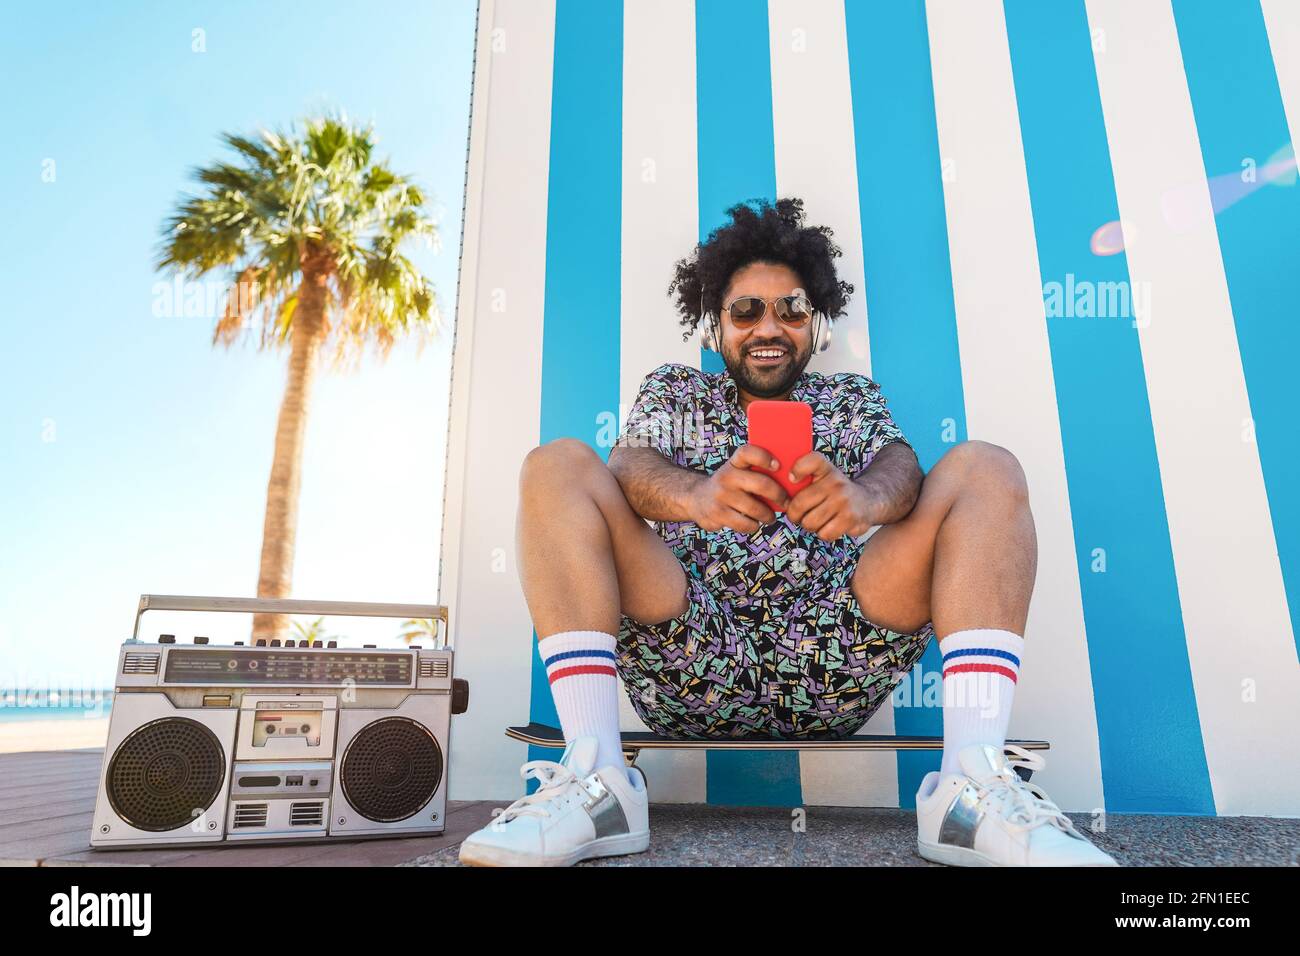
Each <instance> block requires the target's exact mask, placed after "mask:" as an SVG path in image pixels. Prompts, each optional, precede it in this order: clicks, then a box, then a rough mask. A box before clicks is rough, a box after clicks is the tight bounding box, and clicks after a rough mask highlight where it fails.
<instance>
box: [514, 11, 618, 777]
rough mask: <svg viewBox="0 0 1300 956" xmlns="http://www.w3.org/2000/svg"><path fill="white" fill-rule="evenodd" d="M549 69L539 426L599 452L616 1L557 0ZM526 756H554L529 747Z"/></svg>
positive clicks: (614, 281) (608, 353)
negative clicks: (547, 179) (598, 432)
mask: <svg viewBox="0 0 1300 956" xmlns="http://www.w3.org/2000/svg"><path fill="white" fill-rule="evenodd" d="M553 69H554V76H553V84H554V85H553V87H552V92H551V150H550V171H549V181H548V184H547V188H548V192H547V206H546V291H545V295H544V297H543V303H542V308H543V329H542V388H541V398H540V401H541V421H540V435H541V440H542V442H543V443H545V442H548V441H551V440H553V439H556V438H563V437H574V438H580V439H582V440H584V441H586V442H588V443H589V444H591V445H592V446H593V447H594V448H596V450H597V451H598V452H599V453H600V455H601V456H602V457H605V456H607V455H608V449H605V448H601V447H599V446H598V445H597V443H596V421H597V415H598V414H599V413H601V412H602V411H609V410H611V409H617V408H618V397H619V390H618V386H619V382H618V377H619V323H618V320H617V315H618V309H617V305H618V302H619V301H620V285H619V283H620V255H621V242H620V237H621V230H622V214H623V192H622V128H623V5H622V4H621V3H608V2H605V0H558V2H557V3H556V13H555V59H554V68H553ZM610 303H613V304H614V306H613V308H614V312H613V315H614V318H613V319H611V317H610V316H611V313H610V308H611V305H610ZM515 307H516V308H522V309H524V310H527V308H528V303H516V306H515ZM533 640H534V641H536V640H537V633H536V632H535V631H534V633H533ZM530 657H531V659H532V694H531V704H530V708H529V719H530V720H532V721H535V722H538V723H545V724H551V725H554V726H558V725H559V717H558V715H557V714H556V712H555V702H554V701H553V700H552V698H551V689H550V683H549V682H548V681H547V679H546V668H545V666H544V665H543V663H542V659H541V656H540V655H539V654H537V653H532V654H530ZM528 756H529V759H531V760H539V759H540V760H545V759H554V754H552V753H551V752H550V751H549V750H547V749H544V748H539V747H531V746H530V747H529V749H528ZM534 786H535V782H534Z"/></svg>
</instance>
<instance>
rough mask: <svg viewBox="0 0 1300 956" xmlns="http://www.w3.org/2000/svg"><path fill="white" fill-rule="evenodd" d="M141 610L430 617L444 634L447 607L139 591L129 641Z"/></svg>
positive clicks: (137, 627)
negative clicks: (195, 595) (138, 600)
mask: <svg viewBox="0 0 1300 956" xmlns="http://www.w3.org/2000/svg"><path fill="white" fill-rule="evenodd" d="M145 611H236V612H242V613H245V614H317V615H321V616H324V615H336V616H340V617H400V618H404V619H406V618H421V617H432V618H437V619H438V620H440V621H442V630H443V642H444V643H448V642H447V640H446V637H447V608H446V607H444V606H443V605H441V604H374V603H369V602H365V601H301V600H298V599H297V598H232V597H189V596H183V595H178V594H141V595H140V607H139V608H138V609H137V610H136V612H135V628H134V630H132V632H131V640H133V641H136V640H139V639H140V618H141V617H143V616H144V612H145Z"/></svg>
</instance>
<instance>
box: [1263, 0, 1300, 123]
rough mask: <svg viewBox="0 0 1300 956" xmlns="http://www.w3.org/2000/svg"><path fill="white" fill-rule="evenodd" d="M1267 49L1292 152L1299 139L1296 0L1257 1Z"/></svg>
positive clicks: (1299, 49) (1298, 18)
mask: <svg viewBox="0 0 1300 956" xmlns="http://www.w3.org/2000/svg"><path fill="white" fill-rule="evenodd" d="M1260 7H1261V8H1262V9H1263V11H1264V26H1265V29H1267V30H1268V45H1269V46H1270V47H1271V48H1272V50H1273V66H1274V67H1275V68H1276V69H1277V85H1278V87H1279V89H1280V90H1281V91H1282V109H1283V110H1285V111H1286V121H1287V126H1289V127H1290V129H1291V144H1292V147H1293V148H1294V146H1295V142H1296V140H1298V139H1300V3H1296V2H1295V0H1260Z"/></svg>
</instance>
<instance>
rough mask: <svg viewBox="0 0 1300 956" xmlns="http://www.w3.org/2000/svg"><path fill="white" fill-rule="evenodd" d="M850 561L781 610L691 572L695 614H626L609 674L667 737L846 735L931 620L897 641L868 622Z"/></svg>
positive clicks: (897, 674)
mask: <svg viewBox="0 0 1300 956" xmlns="http://www.w3.org/2000/svg"><path fill="white" fill-rule="evenodd" d="M855 566H856V565H855V564H852V563H848V564H840V565H831V566H829V567H827V568H825V569H823V570H822V571H821V572H820V574H819V575H818V576H817V577H816V578H814V579H813V580H812V581H811V582H810V583H809V584H808V586H807V587H806V588H805V589H803V590H800V591H797V592H795V593H793V594H790V595H787V596H786V597H785V599H784V600H782V601H781V602H780V605H779V606H778V605H775V604H762V603H759V604H753V605H747V606H733V605H731V604H730V603H727V602H725V601H720V600H718V599H717V597H716V596H715V595H714V594H713V593H712V592H711V591H710V590H709V589H708V587H707V586H706V585H705V583H704V581H703V580H701V579H700V578H699V577H697V576H695V575H694V574H693V573H692V572H691V570H690V569H689V568H687V567H685V566H683V570H685V571H686V593H687V598H688V600H689V601H690V607H689V608H688V609H687V610H686V612H685V613H684V614H682V615H681V616H680V617H675V618H672V619H671V620H668V621H662V622H660V623H658V624H641V623H638V622H637V621H633V620H631V619H630V618H628V617H626V616H624V617H623V619H622V622H621V626H620V629H619V635H618V658H617V661H616V667H617V669H618V673H619V677H620V678H621V679H622V681H623V686H624V687H625V688H626V689H627V693H628V697H629V699H630V700H631V703H632V707H633V709H635V710H636V712H637V714H638V715H639V716H640V717H641V719H642V720H643V721H645V724H646V726H647V727H649V728H650V729H651V730H652V731H653V732H654V733H657V734H661V735H663V736H666V737H778V738H782V737H810V738H816V737H822V738H835V737H847V736H850V735H852V734H853V733H855V732H856V731H858V730H859V729H861V727H862V725H863V724H865V723H866V722H867V720H868V719H870V717H871V715H872V714H873V713H875V712H876V710H877V708H879V707H880V705H881V704H882V703H884V701H885V698H886V696H887V695H888V694H889V692H890V691H891V690H892V689H893V687H894V685H895V684H897V683H898V682H899V681H900V680H901V679H902V678H903V677H904V676H905V675H906V674H907V672H908V671H909V670H911V668H912V665H913V664H915V663H916V662H917V661H918V660H919V659H920V658H921V655H922V654H923V653H924V652H925V648H926V645H927V644H929V642H930V638H931V637H932V636H933V635H934V629H933V627H932V625H930V624H926V625H925V626H924V627H922V628H921V629H920V630H918V631H916V632H915V633H912V634H900V633H898V632H896V631H891V630H888V629H886V628H883V627H878V626H877V625H875V624H872V623H871V622H870V621H868V620H867V619H866V617H864V616H863V614H862V611H861V609H860V608H859V607H858V602H857V599H856V598H855V597H854V595H853V590H852V588H851V587H850V581H851V580H852V577H853V571H854V569H855Z"/></svg>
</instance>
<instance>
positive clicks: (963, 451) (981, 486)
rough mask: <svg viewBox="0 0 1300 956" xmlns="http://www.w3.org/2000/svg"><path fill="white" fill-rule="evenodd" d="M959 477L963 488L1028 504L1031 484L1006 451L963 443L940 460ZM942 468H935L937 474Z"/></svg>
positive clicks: (973, 442) (967, 442) (989, 446)
mask: <svg viewBox="0 0 1300 956" xmlns="http://www.w3.org/2000/svg"><path fill="white" fill-rule="evenodd" d="M939 465H944V466H946V469H945V470H951V471H954V472H956V473H957V474H959V475H960V479H961V484H962V485H963V486H964V487H970V488H976V489H978V490H979V491H980V492H981V493H984V494H988V493H994V494H1003V495H1006V496H1007V497H1010V498H1012V499H1015V500H1022V501H1028V500H1029V482H1028V480H1027V479H1026V478H1025V470H1024V468H1023V467H1021V464H1020V460H1019V459H1018V458H1016V456H1015V455H1014V454H1013V453H1012V452H1010V451H1008V450H1007V449H1005V448H1003V447H1002V446H1001V445H994V444H993V443H992V442H986V441H964V442H962V443H961V444H959V445H955V446H953V447H952V448H951V449H950V450H949V451H948V453H947V454H945V455H944V456H943V458H942V459H940V462H939ZM939 465H936V466H935V470H936V471H937V470H938V468H939Z"/></svg>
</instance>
